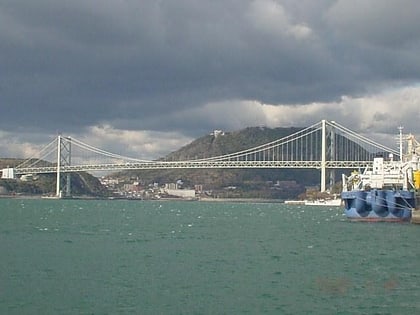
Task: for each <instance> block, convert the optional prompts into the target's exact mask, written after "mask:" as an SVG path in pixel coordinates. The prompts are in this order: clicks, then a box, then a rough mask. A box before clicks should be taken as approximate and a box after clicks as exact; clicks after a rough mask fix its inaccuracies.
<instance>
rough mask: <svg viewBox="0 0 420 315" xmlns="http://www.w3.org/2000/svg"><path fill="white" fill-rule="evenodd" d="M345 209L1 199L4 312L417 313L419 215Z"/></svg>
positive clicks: (0, 289)
mask: <svg viewBox="0 0 420 315" xmlns="http://www.w3.org/2000/svg"><path fill="white" fill-rule="evenodd" d="M341 212H342V210H341V209H339V208H323V207H302V206H292V205H284V204H251V203H250V204H246V203H205V202H144V201H97V200H90V201H86V200H23V199H0V250H1V258H0V314H410V315H411V314H419V313H420V273H419V271H420V250H419V247H418V240H419V237H420V226H415V225H410V224H395V223H375V224H371V223H350V222H348V221H346V220H345V219H344V217H343V216H342V214H341Z"/></svg>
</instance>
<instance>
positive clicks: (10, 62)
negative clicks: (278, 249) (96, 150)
mask: <svg viewBox="0 0 420 315" xmlns="http://www.w3.org/2000/svg"><path fill="white" fill-rule="evenodd" d="M419 7H420V5H419V4H418V1H415V0H412V1H409V0H402V1H387V2H384V1H379V0H374V1H368V2H366V1H361V0H356V1H350V0H339V1H330V0H319V1H307V0H303V1H294V0H224V1H221V0H216V1H194V0H178V1H172V0H159V1H156V0H144V1H135V0H125V1H119V0H105V1H103V0H102V1H99V0H89V1H85V0H83V1H82V0H74V1H66V2H64V3H62V2H57V1H51V0H39V1H36V2H33V1H32V2H31V1H26V2H25V1H24V2H22V1H7V2H2V3H1V4H0V51H1V52H2V53H1V57H0V69H1V71H0V129H1V130H3V133H4V134H5V136H4V137H3V138H1V141H2V143H0V148H2V149H3V152H9V154H12V153H13V154H22V155H24V154H26V153H25V152H28V153H29V152H30V150H31V146H32V143H36V144H38V143H41V142H48V140H49V139H50V138H51V137H54V136H55V135H56V134H57V133H62V134H71V135H74V136H76V137H77V136H81V137H82V138H83V137H85V139H86V140H88V139H92V141H94V142H95V143H98V144H101V145H105V146H106V142H105V141H104V142H101V141H100V140H99V137H100V136H103V137H104V138H105V139H107V140H109V141H110V143H111V142H112V141H113V138H111V135H113V136H114V137H116V139H115V140H116V141H117V143H124V144H125V145H117V144H114V145H112V146H110V149H112V147H115V149H117V150H121V151H126V152H127V153H129V155H131V153H135V151H141V150H143V152H148V153H147V154H146V153H145V154H146V155H148V156H152V155H161V154H164V151H165V150H164V149H163V148H164V147H165V146H167V147H168V149H172V148H174V147H175V146H176V145H178V144H179V143H181V142H183V141H188V140H189V139H193V138H195V137H198V136H201V135H203V134H205V133H207V132H209V131H211V130H213V129H226V130H232V129H240V128H242V127H246V126H255V125H269V126H272V127H275V126H283V125H290V124H295V125H300V126H303V125H306V124H311V123H313V122H314V121H316V120H319V119H322V118H327V119H329V118H331V119H332V118H333V119H335V120H337V121H339V122H340V121H343V124H345V123H346V122H349V123H350V124H351V126H355V127H356V128H359V126H361V128H360V130H365V131H368V132H371V133H383V132H386V133H388V132H391V130H392V129H393V128H394V127H393V126H391V125H393V124H396V122H397V121H398V123H401V124H403V125H407V129H409V127H412V128H413V129H415V130H418V125H416V124H413V120H414V118H413V117H416V118H415V119H418V110H417V109H416V108H418V105H417V104H418V99H419V97H418V83H419V81H420V55H419V54H418V51H419V50H420V35H419V33H418V32H417V30H418V29H419V28H420V25H419V23H420V22H419V19H418V18H417V17H418V15H419V13H420V8H419ZM391 21H396V23H391ZM368 105H369V106H368ZM416 106H417V107H416ZM396 107H398V108H400V109H403V110H399V111H398V112H392V109H393V108H396ZM315 118H317V119H315ZM351 126H350V127H351ZM95 128H96V129H95ZM100 131H102V134H101V132H100ZM154 135H158V136H157V137H155V136H154ZM9 137H10V138H13V139H14V140H13V141H11V142H10V141H9V142H7V139H8V138H9ZM89 137H90V138H89ZM144 137H150V138H152V139H154V140H155V141H152V142H150V143H149V145H148V146H147V145H145V144H144V143H147V140H146V138H144ZM159 137H160V139H166V140H162V141H169V142H168V143H166V142H163V143H162V144H161V145H159V148H158V146H157V145H155V143H157V142H158V140H159ZM41 138H43V139H44V141H41V140H40V139H41ZM176 138H178V139H180V140H179V141H176V140H175V139H176ZM124 139H132V141H133V142H132V143H133V144H130V143H129V142H128V141H125V142H124ZM169 139H172V140H169ZM32 141H34V142H32ZM171 141H174V142H171ZM87 142H88V141H87ZM134 143H137V145H138V147H137V145H135V144H134ZM19 144H22V147H21V148H18V146H19ZM24 148H25V149H24ZM3 154H5V153H3ZM155 157H156V156H155Z"/></svg>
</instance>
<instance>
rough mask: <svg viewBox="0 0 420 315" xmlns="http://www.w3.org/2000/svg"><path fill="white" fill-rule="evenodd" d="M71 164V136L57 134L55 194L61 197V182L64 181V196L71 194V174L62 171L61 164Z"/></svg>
mask: <svg viewBox="0 0 420 315" xmlns="http://www.w3.org/2000/svg"><path fill="white" fill-rule="evenodd" d="M70 165H71V138H70V137H62V136H60V135H59V136H58V138H57V186H56V196H57V197H59V198H61V197H62V190H61V183H62V181H64V180H65V181H66V190H65V196H66V197H70V195H71V176H70V173H62V172H61V168H62V167H63V166H70Z"/></svg>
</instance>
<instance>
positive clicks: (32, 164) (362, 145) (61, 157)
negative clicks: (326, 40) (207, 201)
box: [2, 120, 402, 196]
mask: <svg viewBox="0 0 420 315" xmlns="http://www.w3.org/2000/svg"><path fill="white" fill-rule="evenodd" d="M390 154H392V155H393V156H394V158H398V157H400V156H401V155H402V154H401V152H400V151H398V150H394V149H392V148H389V147H386V146H384V145H381V144H379V143H376V142H374V141H373V140H372V139H369V138H367V137H364V136H362V135H360V134H357V133H356V132H354V131H352V130H350V129H348V128H346V127H344V126H342V125H340V124H338V123H336V122H334V121H327V120H322V121H320V122H318V123H316V124H313V125H312V126H309V127H307V128H303V129H301V130H299V131H297V132H295V133H293V134H291V135H288V136H286V137H283V138H281V139H278V140H275V141H271V142H269V143H265V144H262V145H258V146H256V147H253V148H249V149H246V150H242V151H239V152H234V153H229V154H224V155H220V156H209V157H203V158H199V159H190V160H182V161H168V160H142V159H136V158H132V157H126V156H122V155H119V154H115V153H111V152H108V151H105V150H102V149H99V148H96V147H94V146H91V145H89V144H86V143H84V142H82V141H79V140H77V139H75V138H70V137H63V136H58V137H57V138H56V139H54V140H53V141H52V142H51V143H49V144H48V145H47V146H45V147H44V148H43V149H42V150H40V152H39V154H38V156H37V157H32V158H29V159H27V160H25V161H24V162H23V163H21V164H20V165H18V166H16V167H15V168H7V169H3V172H2V174H3V175H2V178H14V177H16V176H21V175H25V174H45V173H56V174H57V175H56V176H57V187H56V194H57V196H60V195H61V186H62V183H63V182H64V181H65V179H66V178H67V183H66V194H68V195H70V174H71V173H74V172H94V171H118V170H150V169H156V170H159V169H177V168H178V169H181V168H190V169H191V168H193V169H204V168H224V169H234V168H272V169H275V168H289V169H296V168H300V169H319V170H320V172H321V184H320V187H321V191H325V190H326V182H327V175H329V177H330V184H331V183H332V182H333V181H334V177H335V174H334V170H336V169H360V168H365V167H366V166H368V165H370V164H371V163H372V160H373V157H374V156H377V155H382V156H386V157H387V156H389V155H390Z"/></svg>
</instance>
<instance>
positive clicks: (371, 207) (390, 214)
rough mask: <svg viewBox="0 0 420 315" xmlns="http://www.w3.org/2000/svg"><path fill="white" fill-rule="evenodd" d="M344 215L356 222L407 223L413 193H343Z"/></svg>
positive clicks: (356, 191) (386, 191) (376, 191)
mask: <svg viewBox="0 0 420 315" xmlns="http://www.w3.org/2000/svg"><path fill="white" fill-rule="evenodd" d="M341 199H342V200H344V213H345V215H346V216H347V218H349V219H351V220H357V221H409V220H410V218H411V210H412V209H413V208H415V205H416V197H415V193H414V192H411V191H406V190H382V189H372V190H369V191H362V190H353V191H343V192H342V193H341Z"/></svg>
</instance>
